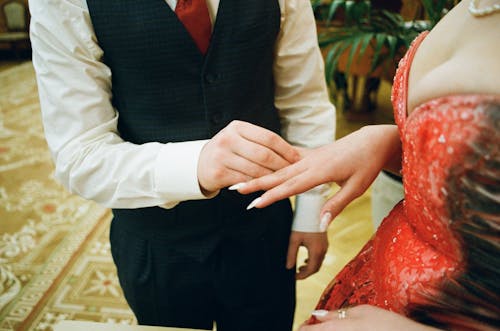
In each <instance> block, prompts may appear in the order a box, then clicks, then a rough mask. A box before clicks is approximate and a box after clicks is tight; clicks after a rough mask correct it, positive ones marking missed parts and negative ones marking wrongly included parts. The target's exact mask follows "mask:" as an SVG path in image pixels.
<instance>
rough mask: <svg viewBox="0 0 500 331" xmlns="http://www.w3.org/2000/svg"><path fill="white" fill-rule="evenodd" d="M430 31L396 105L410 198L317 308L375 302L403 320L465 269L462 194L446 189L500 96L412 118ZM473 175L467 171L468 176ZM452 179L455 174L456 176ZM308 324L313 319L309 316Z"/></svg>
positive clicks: (400, 83)
mask: <svg viewBox="0 0 500 331" xmlns="http://www.w3.org/2000/svg"><path fill="white" fill-rule="evenodd" d="M426 35H427V33H423V34H421V35H420V36H419V37H418V38H417V39H416V40H415V41H414V43H413V45H412V47H411V48H410V50H409V51H408V52H407V54H406V56H405V57H404V58H403V59H402V60H401V62H400V64H399V68H398V71H397V73H396V76H395V78H394V84H393V91H392V102H393V107H394V115H395V119H396V123H397V124H398V127H399V130H400V135H401V141H402V146H403V160H402V163H403V181H404V183H403V184H404V189H405V200H404V201H402V202H400V203H399V204H398V205H397V206H396V207H395V208H394V209H393V210H392V212H391V213H390V214H389V215H388V216H387V217H386V218H385V219H384V221H383V222H382V224H381V226H380V227H379V229H378V230H377V233H376V234H375V235H374V237H373V238H372V239H371V240H370V241H369V242H368V243H367V244H366V245H365V246H364V247H363V249H362V250H361V252H360V253H359V254H358V255H357V256H356V257H355V258H354V259H353V260H352V261H351V262H350V263H349V264H348V265H347V266H346V267H345V268H344V269H343V270H342V271H341V272H340V273H339V274H338V275H337V276H336V277H335V278H334V279H333V281H332V282H331V283H330V284H329V286H328V287H327V288H326V290H325V291H324V293H323V295H322V297H321V299H320V301H319V303H318V305H317V309H327V310H335V309H338V308H340V307H346V306H355V305H359V304H371V305H375V306H378V307H381V308H385V309H388V310H391V311H394V312H397V313H400V314H408V313H409V309H410V308H409V307H412V306H415V305H420V304H425V303H426V302H427V299H426V298H429V297H436V296H438V295H439V293H440V291H441V289H442V286H443V284H444V282H445V280H450V279H456V278H457V276H458V275H459V274H462V273H463V272H464V270H465V265H464V261H463V256H462V252H463V251H464V249H466V245H467V243H465V242H463V238H460V236H459V235H458V234H457V232H456V231H455V227H454V226H453V224H455V223H457V222H468V221H469V220H468V219H458V220H457V219H455V218H454V216H453V215H452V214H451V211H452V210H454V208H457V207H456V206H455V205H454V203H456V199H455V197H456V196H458V194H457V192H455V191H453V190H452V189H450V188H448V186H447V179H448V177H449V176H450V169H452V168H457V165H458V167H459V168H460V165H461V164H464V162H463V160H464V157H465V155H466V154H468V153H469V151H470V150H471V149H472V148H479V147H478V146H477V143H476V144H474V143H473V142H475V141H477V137H478V136H479V134H480V133H481V130H482V126H481V125H482V124H481V123H483V122H484V121H487V119H485V115H484V114H483V113H482V111H480V110H477V107H478V105H479V104H480V103H481V102H483V101H485V100H486V101H487V100H492V101H493V100H495V101H497V102H498V100H499V97H498V96H486V95H450V96H445V97H440V98H436V99H433V100H430V101H428V102H425V103H424V104H422V105H420V106H418V107H417V108H416V109H415V110H414V111H413V112H412V113H411V115H410V116H407V89H408V76H409V72H410V67H411V62H412V60H413V57H414V55H415V52H416V50H417V48H418V46H419V45H420V44H421V42H422V41H423V40H424V38H425V36H426ZM473 170H474V169H472V170H471V169H463V172H466V171H473ZM454 176H457V175H456V174H455V175H454ZM309 322H310V323H315V322H316V320H315V319H314V318H311V320H310V321H309Z"/></svg>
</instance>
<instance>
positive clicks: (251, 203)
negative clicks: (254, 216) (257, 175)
mask: <svg viewBox="0 0 500 331" xmlns="http://www.w3.org/2000/svg"><path fill="white" fill-rule="evenodd" d="M261 200H262V198H261V197H258V198H257V199H255V200H254V201H252V202H250V204H249V205H248V207H247V210H249V209H252V208H253V207H255V206H257V204H258V203H259V202H260V201H261Z"/></svg>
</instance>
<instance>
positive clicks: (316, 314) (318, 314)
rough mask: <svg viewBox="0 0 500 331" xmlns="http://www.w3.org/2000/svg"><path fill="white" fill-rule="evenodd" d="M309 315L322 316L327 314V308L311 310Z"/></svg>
mask: <svg viewBox="0 0 500 331" xmlns="http://www.w3.org/2000/svg"><path fill="white" fill-rule="evenodd" d="M311 315H313V316H316V317H323V316H326V315H328V310H324V309H319V310H313V312H312V313H311Z"/></svg>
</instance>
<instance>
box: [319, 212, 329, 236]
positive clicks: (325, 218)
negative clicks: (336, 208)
mask: <svg viewBox="0 0 500 331" xmlns="http://www.w3.org/2000/svg"><path fill="white" fill-rule="evenodd" d="M331 219H332V214H330V213H329V212H326V213H324V214H323V217H321V221H320V223H319V230H320V231H321V232H325V231H326V229H328V225H329V224H330V220H331Z"/></svg>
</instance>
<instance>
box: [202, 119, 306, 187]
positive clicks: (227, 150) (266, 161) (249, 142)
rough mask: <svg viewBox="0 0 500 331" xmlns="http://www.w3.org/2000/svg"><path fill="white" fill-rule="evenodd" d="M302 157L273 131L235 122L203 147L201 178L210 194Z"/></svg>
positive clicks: (269, 172)
mask: <svg viewBox="0 0 500 331" xmlns="http://www.w3.org/2000/svg"><path fill="white" fill-rule="evenodd" d="M299 159H300V155H299V152H298V151H297V150H296V149H295V148H294V147H292V146H291V145H290V144H288V143H287V142H286V141H285V140H284V139H283V138H281V137H280V136H279V135H277V134H275V133H274V132H272V131H269V130H267V129H264V128H261V127H259V126H256V125H253V124H250V123H247V122H242V121H233V122H231V123H230V124H229V125H228V126H226V127H225V128H224V129H222V130H221V131H220V132H219V133H217V134H216V135H215V136H214V137H213V138H212V139H211V140H210V141H209V142H208V143H207V144H206V145H205V146H204V147H203V149H202V151H201V153H200V158H199V162H198V181H199V183H200V187H201V189H202V190H203V191H204V192H205V193H210V192H214V191H217V190H219V189H221V188H223V187H227V186H230V185H233V184H235V183H239V182H246V181H248V180H250V179H252V178H257V177H261V176H264V175H268V174H271V173H272V172H273V171H276V170H278V169H281V168H283V167H285V166H288V165H290V164H292V163H294V162H296V161H298V160H299Z"/></svg>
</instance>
